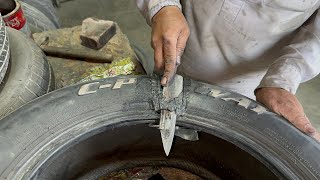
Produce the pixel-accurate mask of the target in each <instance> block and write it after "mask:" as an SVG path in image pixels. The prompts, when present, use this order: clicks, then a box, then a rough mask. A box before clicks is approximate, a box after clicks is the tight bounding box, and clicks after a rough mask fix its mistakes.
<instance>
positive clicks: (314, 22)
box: [258, 9, 320, 94]
mask: <svg viewBox="0 0 320 180" xmlns="http://www.w3.org/2000/svg"><path fill="white" fill-rule="evenodd" d="M319 72H320V10H319V9H318V10H317V12H315V13H314V15H313V16H311V18H310V19H309V20H308V21H307V22H306V23H305V24H304V25H303V26H302V27H301V28H300V29H299V30H298V32H297V34H296V36H295V38H294V39H293V41H292V42H291V43H290V45H288V46H286V47H284V48H283V52H282V56H280V57H279V58H278V59H277V60H276V61H275V62H274V63H273V64H272V65H271V66H270V67H269V69H268V71H267V73H266V75H265V76H264V77H263V79H262V81H261V82H260V85H259V86H258V88H262V87H279V88H283V89H285V90H287V91H289V92H291V93H293V94H295V93H296V91H297V89H298V87H299V84H300V83H302V82H305V81H308V80H310V79H312V78H314V77H315V76H317V75H318V74H319Z"/></svg>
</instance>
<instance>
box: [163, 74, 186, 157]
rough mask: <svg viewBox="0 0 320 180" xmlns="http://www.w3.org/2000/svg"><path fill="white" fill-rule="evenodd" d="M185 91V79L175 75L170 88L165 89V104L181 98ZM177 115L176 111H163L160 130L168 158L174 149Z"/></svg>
mask: <svg viewBox="0 0 320 180" xmlns="http://www.w3.org/2000/svg"><path fill="white" fill-rule="evenodd" d="M182 90H183V77H182V76H180V75H175V76H174V77H173V79H172V80H171V82H170V83H169V85H168V86H166V87H164V88H163V97H164V101H165V102H170V101H172V100H174V98H177V97H179V95H180V94H181V92H182ZM176 120H177V114H176V112H175V111H170V110H166V109H164V110H161V117H160V123H159V129H160V133H161V139H162V144H163V148H164V151H165V153H166V155H167V156H168V155H169V153H170V150H171V147H172V142H173V138H174V134H175V129H176Z"/></svg>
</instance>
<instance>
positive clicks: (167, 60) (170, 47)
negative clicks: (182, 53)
mask: <svg viewBox="0 0 320 180" xmlns="http://www.w3.org/2000/svg"><path fill="white" fill-rule="evenodd" d="M177 41H178V38H177V37H176V36H165V37H164V39H163V55H164V56H163V57H164V72H163V77H162V79H161V84H162V85H163V86H166V85H167V83H168V82H169V81H170V80H171V79H172V77H173V75H174V74H175V72H176V61H177V50H176V47H177Z"/></svg>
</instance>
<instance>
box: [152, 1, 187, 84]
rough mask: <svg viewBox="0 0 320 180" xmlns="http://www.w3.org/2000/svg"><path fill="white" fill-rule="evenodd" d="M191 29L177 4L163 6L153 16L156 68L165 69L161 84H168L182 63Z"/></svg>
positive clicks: (153, 46)
mask: <svg viewBox="0 0 320 180" xmlns="http://www.w3.org/2000/svg"><path fill="white" fill-rule="evenodd" d="M189 35H190V31H189V27H188V24H187V21H186V19H185V17H184V16H183V14H182V12H181V11H180V9H179V8H178V7H176V6H166V7H164V8H162V9H161V10H160V11H159V12H158V13H157V14H156V15H155V16H154V17H153V18H152V41H151V45H152V48H153V49H154V61H155V68H156V70H158V71H164V72H163V77H162V79H161V84H162V85H163V86H166V85H167V84H168V83H169V82H170V80H171V79H172V77H173V75H174V74H175V73H176V69H177V66H178V65H179V64H180V57H181V56H182V54H183V51H184V48H185V46H186V43H187V40H188V38H189Z"/></svg>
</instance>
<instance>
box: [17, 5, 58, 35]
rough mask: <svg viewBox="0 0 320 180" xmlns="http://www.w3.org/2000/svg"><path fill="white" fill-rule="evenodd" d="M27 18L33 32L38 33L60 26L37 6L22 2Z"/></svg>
mask: <svg viewBox="0 0 320 180" xmlns="http://www.w3.org/2000/svg"><path fill="white" fill-rule="evenodd" d="M20 3H21V5H22V10H23V13H24V16H25V18H26V19H27V23H28V26H29V28H30V30H31V32H32V33H38V32H43V31H48V30H52V29H57V28H58V27H59V26H57V25H55V24H54V22H53V21H51V20H50V19H49V18H48V17H47V16H46V15H45V14H43V13H42V12H41V11H39V10H38V9H37V8H35V7H33V6H31V5H29V4H27V3H25V2H20Z"/></svg>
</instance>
